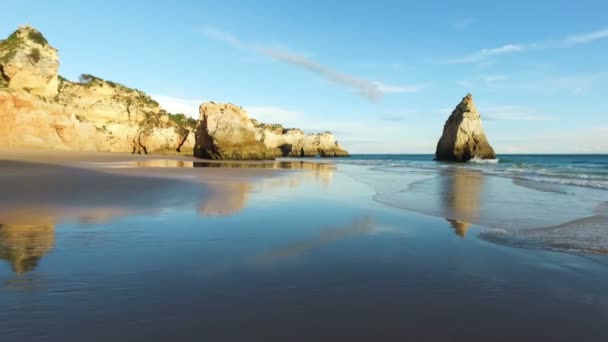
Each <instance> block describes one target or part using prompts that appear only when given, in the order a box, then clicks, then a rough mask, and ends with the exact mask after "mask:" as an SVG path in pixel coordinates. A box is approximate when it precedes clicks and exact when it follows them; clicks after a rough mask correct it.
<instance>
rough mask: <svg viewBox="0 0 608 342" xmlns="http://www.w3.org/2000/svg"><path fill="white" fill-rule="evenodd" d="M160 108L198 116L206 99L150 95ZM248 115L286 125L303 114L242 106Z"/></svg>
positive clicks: (297, 122) (290, 110)
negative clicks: (200, 107)
mask: <svg viewBox="0 0 608 342" xmlns="http://www.w3.org/2000/svg"><path fill="white" fill-rule="evenodd" d="M152 98H154V99H155V100H156V101H158V103H159V104H160V106H161V108H163V109H165V110H166V111H168V112H170V113H183V114H186V115H188V116H189V117H192V118H198V117H199V113H198V108H199V106H200V105H201V103H203V102H207V101H208V100H202V99H201V100H197V99H183V98H178V97H171V96H164V95H152ZM243 108H244V109H245V110H246V111H247V113H248V114H249V117H250V118H252V119H256V120H259V121H260V122H266V123H281V124H286V125H298V124H301V121H302V118H303V117H304V115H303V114H302V113H301V112H300V111H297V110H293V109H286V108H282V107H277V106H244V107H243Z"/></svg>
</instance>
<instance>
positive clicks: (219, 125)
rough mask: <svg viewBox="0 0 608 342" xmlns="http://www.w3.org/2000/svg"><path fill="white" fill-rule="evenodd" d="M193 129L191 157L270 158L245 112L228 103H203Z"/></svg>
mask: <svg viewBox="0 0 608 342" xmlns="http://www.w3.org/2000/svg"><path fill="white" fill-rule="evenodd" d="M199 113H200V119H199V124H198V129H197V131H196V144H195V146H194V156H196V157H199V158H205V159H226V160H242V159H252V160H262V159H274V156H273V155H272V154H271V153H270V151H269V150H268V148H267V147H266V145H264V144H263V143H262V142H260V141H258V140H256V137H255V127H254V126H253V123H252V122H251V120H250V119H249V116H248V115H247V112H246V111H245V110H244V109H243V108H241V107H238V106H235V105H233V104H230V103H214V102H207V103H203V104H202V105H201V106H200V107H199Z"/></svg>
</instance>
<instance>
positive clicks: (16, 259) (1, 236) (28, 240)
mask: <svg viewBox="0 0 608 342" xmlns="http://www.w3.org/2000/svg"><path fill="white" fill-rule="evenodd" d="M54 243H55V226H53V225H52V224H48V225H18V224H16V225H5V224H0V259H3V260H6V261H7V262H8V263H9V264H10V265H11V268H12V270H13V272H15V273H16V274H19V275H22V274H25V273H27V272H29V271H32V270H34V269H35V268H36V266H38V263H39V261H40V259H41V258H42V257H43V256H44V255H46V254H47V253H48V252H49V251H50V250H51V249H52V248H53V245H54Z"/></svg>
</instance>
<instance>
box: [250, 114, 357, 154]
mask: <svg viewBox="0 0 608 342" xmlns="http://www.w3.org/2000/svg"><path fill="white" fill-rule="evenodd" d="M252 122H253V124H254V126H255V128H256V139H257V140H259V141H261V142H263V143H264V145H266V147H268V148H269V149H270V151H271V153H272V154H273V155H275V156H277V157H317V156H320V157H348V156H349V154H348V152H346V150H345V149H344V148H343V147H342V146H340V144H339V143H338V141H337V140H336V138H335V137H334V135H333V134H331V133H330V132H325V133H320V134H305V133H304V132H303V131H302V130H300V129H297V128H284V127H283V126H281V125H278V124H273V125H267V124H263V123H259V122H257V121H256V120H252Z"/></svg>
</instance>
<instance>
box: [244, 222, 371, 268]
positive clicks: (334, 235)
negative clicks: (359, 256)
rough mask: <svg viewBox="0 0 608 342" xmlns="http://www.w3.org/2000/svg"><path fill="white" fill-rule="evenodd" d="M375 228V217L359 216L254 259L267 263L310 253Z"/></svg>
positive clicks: (259, 262) (257, 262)
mask: <svg viewBox="0 0 608 342" xmlns="http://www.w3.org/2000/svg"><path fill="white" fill-rule="evenodd" d="M374 229H375V222H374V219H373V218H372V217H370V216H364V217H359V218H357V219H355V220H354V221H353V222H351V223H349V224H347V225H345V226H341V227H336V228H327V229H324V230H322V231H321V232H320V233H319V234H318V235H317V236H316V237H313V238H310V239H307V240H302V241H299V242H295V243H292V244H289V245H287V246H283V247H279V248H276V249H273V250H271V251H269V252H266V253H264V254H261V255H258V256H257V257H255V258H254V259H253V262H254V263H256V264H267V263H272V262H276V261H279V260H282V259H287V258H291V257H295V256H298V255H302V254H305V253H308V252H310V251H313V250H316V249H318V248H321V247H323V246H324V245H327V244H329V243H331V242H333V241H337V240H342V239H345V238H348V237H352V236H357V235H363V234H369V233H371V232H373V231H374Z"/></svg>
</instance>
